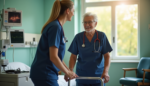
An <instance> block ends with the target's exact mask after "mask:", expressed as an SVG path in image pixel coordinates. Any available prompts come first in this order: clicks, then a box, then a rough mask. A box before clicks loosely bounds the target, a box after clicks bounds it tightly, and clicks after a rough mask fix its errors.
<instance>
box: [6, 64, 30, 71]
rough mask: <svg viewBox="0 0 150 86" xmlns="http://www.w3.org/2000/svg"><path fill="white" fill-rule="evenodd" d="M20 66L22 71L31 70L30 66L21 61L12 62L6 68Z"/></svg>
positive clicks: (11, 68) (12, 68) (10, 68)
mask: <svg viewBox="0 0 150 86" xmlns="http://www.w3.org/2000/svg"><path fill="white" fill-rule="evenodd" d="M18 68H20V70H21V71H30V67H29V66H28V65H26V64H24V63H21V62H10V63H9V64H8V65H7V66H6V67H5V70H16V69H18Z"/></svg>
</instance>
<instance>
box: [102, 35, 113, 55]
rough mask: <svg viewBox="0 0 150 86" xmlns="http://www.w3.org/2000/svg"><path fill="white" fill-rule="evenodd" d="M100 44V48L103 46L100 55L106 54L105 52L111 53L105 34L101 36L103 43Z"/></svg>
mask: <svg viewBox="0 0 150 86" xmlns="http://www.w3.org/2000/svg"><path fill="white" fill-rule="evenodd" d="M102 43H103V44H102V46H103V48H102V54H106V53H107V52H111V51H112V50H113V49H112V47H111V46H110V44H109V41H108V39H107V37H106V35H105V33H104V34H103V41H102Z"/></svg>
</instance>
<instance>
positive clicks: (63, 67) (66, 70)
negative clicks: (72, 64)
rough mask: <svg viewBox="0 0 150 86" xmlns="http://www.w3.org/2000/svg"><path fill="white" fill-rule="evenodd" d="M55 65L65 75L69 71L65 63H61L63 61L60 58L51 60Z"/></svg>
mask: <svg viewBox="0 0 150 86" xmlns="http://www.w3.org/2000/svg"><path fill="white" fill-rule="evenodd" d="M50 60H51V61H52V62H53V64H54V65H55V66H56V67H57V68H58V69H60V70H61V71H62V72H64V73H65V74H67V72H68V69H67V68H66V67H65V66H64V65H63V63H62V62H61V60H60V59H59V57H52V59H50Z"/></svg>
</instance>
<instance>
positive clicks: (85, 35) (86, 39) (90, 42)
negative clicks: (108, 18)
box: [85, 33, 95, 43]
mask: <svg viewBox="0 0 150 86" xmlns="http://www.w3.org/2000/svg"><path fill="white" fill-rule="evenodd" d="M85 38H86V40H87V41H88V42H89V43H91V42H93V40H94V38H95V33H94V36H93V38H92V40H91V42H90V41H89V40H88V38H87V37H86V35H85Z"/></svg>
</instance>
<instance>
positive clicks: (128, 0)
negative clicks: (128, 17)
mask: <svg viewBox="0 0 150 86" xmlns="http://www.w3.org/2000/svg"><path fill="white" fill-rule="evenodd" d="M122 3H124V4H125V5H133V4H137V6H138V8H137V9H138V30H137V56H116V52H117V43H116V42H117V39H116V38H117V34H116V33H117V30H116V20H115V19H116V6H117V5H120V4H122ZM139 3H140V1H139V0H121V1H102V2H87V3H86V2H85V0H81V4H82V6H81V18H80V23H82V19H83V14H84V13H85V11H86V10H85V9H86V7H100V6H111V31H112V32H111V41H112V44H111V45H112V48H113V51H112V53H111V54H112V55H111V60H120V61H123V60H124V61H126V62H128V61H129V60H130V61H131V60H133V61H136V60H137V62H138V61H139V59H140V18H139V17H140V15H139V14H140V9H139V8H140V4H139ZM80 28H81V31H83V30H84V27H83V25H82V24H81V26H80ZM114 38H115V40H114V41H115V42H113V39H114ZM124 61H123V62H124Z"/></svg>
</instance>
